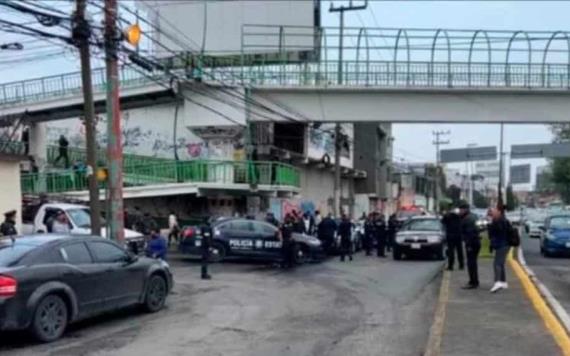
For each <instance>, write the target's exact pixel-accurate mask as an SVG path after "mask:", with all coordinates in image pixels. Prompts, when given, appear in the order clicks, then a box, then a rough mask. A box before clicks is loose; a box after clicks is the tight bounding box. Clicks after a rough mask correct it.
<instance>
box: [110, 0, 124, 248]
mask: <svg viewBox="0 0 570 356" xmlns="http://www.w3.org/2000/svg"><path fill="white" fill-rule="evenodd" d="M116 23H117V0H105V65H106V68H107V108H106V109H107V162H108V171H109V176H108V178H107V179H108V193H107V194H108V196H107V198H108V209H109V211H108V218H109V235H108V236H110V237H111V239H113V240H115V241H118V242H119V243H122V242H123V241H124V238H125V231H124V226H123V225H124V220H123V214H124V211H123V147H122V144H121V135H122V133H121V109H120V101H119V67H118V42H119V33H118V31H117V26H116Z"/></svg>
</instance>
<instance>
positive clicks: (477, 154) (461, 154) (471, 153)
mask: <svg viewBox="0 0 570 356" xmlns="http://www.w3.org/2000/svg"><path fill="white" fill-rule="evenodd" d="M440 157H441V162H443V163H453V162H470V161H493V160H496V159H497V147H495V146H489V147H469V148H455V149H450V150H441V152H440Z"/></svg>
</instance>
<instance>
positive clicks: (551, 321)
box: [508, 249, 570, 356]
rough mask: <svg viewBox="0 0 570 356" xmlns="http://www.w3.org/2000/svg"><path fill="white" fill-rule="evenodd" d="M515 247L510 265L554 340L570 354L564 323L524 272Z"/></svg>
mask: <svg viewBox="0 0 570 356" xmlns="http://www.w3.org/2000/svg"><path fill="white" fill-rule="evenodd" d="M513 254H514V249H511V253H510V254H509V258H508V260H509V265H510V266H511V268H512V269H513V271H514V272H515V274H516V276H517V277H518V279H519V280H520V281H521V284H522V285H523V288H524V290H525V292H526V295H527V296H528V298H529V299H530V301H531V302H532V305H533V306H534V309H535V310H536V312H537V313H538V315H539V316H540V317H541V318H542V321H543V322H544V325H545V326H546V328H547V329H548V331H549V332H550V333H551V334H552V336H553V338H554V341H556V343H557V344H558V346H559V347H560V349H561V350H562V355H564V356H570V337H569V336H568V334H567V333H566V330H565V329H564V327H562V324H560V322H559V321H558V319H557V318H556V316H555V315H554V313H553V312H552V310H550V308H549V307H548V305H547V304H546V301H545V300H544V298H542V296H541V295H540V293H539V292H538V289H537V288H536V286H535V285H534V283H533V282H532V281H531V280H530V278H529V277H528V275H527V274H526V273H525V272H524V270H523V269H522V267H521V266H520V265H519V263H518V262H517V261H516V259H514V258H513Z"/></svg>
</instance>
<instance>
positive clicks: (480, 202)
mask: <svg viewBox="0 0 570 356" xmlns="http://www.w3.org/2000/svg"><path fill="white" fill-rule="evenodd" d="M473 205H475V207H476V208H477V209H487V208H488V207H489V200H487V197H485V195H483V193H481V192H480V191H478V190H474V191H473Z"/></svg>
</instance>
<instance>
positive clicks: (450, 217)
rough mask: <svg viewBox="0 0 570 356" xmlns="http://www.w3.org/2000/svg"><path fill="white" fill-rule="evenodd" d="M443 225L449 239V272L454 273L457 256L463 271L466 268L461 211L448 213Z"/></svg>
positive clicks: (442, 221) (444, 217) (456, 210)
mask: <svg viewBox="0 0 570 356" xmlns="http://www.w3.org/2000/svg"><path fill="white" fill-rule="evenodd" d="M441 223H442V224H443V226H444V227H445V236H446V237H447V270H448V271H453V267H454V265H455V254H457V262H459V269H460V270H462V269H463V268H464V261H463V241H462V240H461V217H460V216H459V209H453V210H451V211H449V212H447V214H445V215H444V216H443V219H442V220H441Z"/></svg>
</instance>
